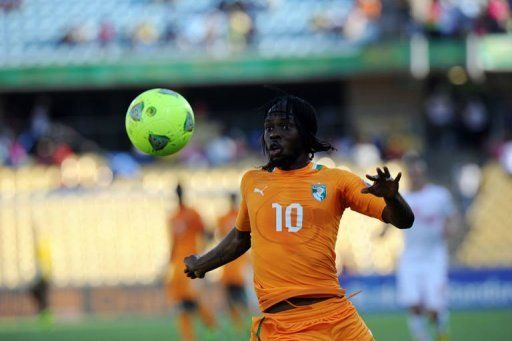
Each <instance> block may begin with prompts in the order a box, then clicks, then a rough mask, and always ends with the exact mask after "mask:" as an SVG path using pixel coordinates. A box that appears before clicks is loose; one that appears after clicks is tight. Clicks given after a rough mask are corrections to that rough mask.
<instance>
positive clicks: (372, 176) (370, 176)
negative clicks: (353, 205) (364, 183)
mask: <svg viewBox="0 0 512 341" xmlns="http://www.w3.org/2000/svg"><path fill="white" fill-rule="evenodd" d="M366 178H367V179H368V180H372V181H377V180H378V179H379V177H378V176H377V175H368V174H366Z"/></svg>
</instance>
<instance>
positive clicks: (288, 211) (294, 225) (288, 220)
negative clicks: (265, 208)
mask: <svg viewBox="0 0 512 341" xmlns="http://www.w3.org/2000/svg"><path fill="white" fill-rule="evenodd" d="M272 208H274V209H275V210H276V231H277V232H283V206H282V205H280V204H278V203H276V202H274V203H272ZM294 210H295V213H296V216H297V220H296V221H295V222H292V213H293V211H294ZM303 212H304V210H303V209H302V206H301V204H299V203H293V204H290V205H288V206H286V208H285V209H284V226H286V228H287V229H288V232H297V231H299V230H300V229H301V228H302V218H303V216H304V214H303Z"/></svg>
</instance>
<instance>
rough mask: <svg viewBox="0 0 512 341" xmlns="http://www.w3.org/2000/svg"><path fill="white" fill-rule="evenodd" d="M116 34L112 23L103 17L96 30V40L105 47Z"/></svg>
mask: <svg viewBox="0 0 512 341" xmlns="http://www.w3.org/2000/svg"><path fill="white" fill-rule="evenodd" d="M115 36H116V31H115V29H114V25H113V24H112V23H111V22H110V21H109V20H108V19H104V20H103V21H102V22H101V24H100V28H99V32H98V41H99V42H100V45H101V46H102V47H106V46H108V45H110V44H111V43H112V42H113V41H114V39H115Z"/></svg>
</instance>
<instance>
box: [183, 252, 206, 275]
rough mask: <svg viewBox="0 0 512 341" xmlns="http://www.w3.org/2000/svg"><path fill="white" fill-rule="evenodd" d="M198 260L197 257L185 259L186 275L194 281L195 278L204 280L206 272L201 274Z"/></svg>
mask: <svg viewBox="0 0 512 341" xmlns="http://www.w3.org/2000/svg"><path fill="white" fill-rule="evenodd" d="M198 259H199V257H197V256H196V255H192V256H188V257H185V259H183V262H184V263H185V273H186V274H187V277H190V278H192V279H194V278H203V277H204V274H205V273H204V272H201V271H199V270H198Z"/></svg>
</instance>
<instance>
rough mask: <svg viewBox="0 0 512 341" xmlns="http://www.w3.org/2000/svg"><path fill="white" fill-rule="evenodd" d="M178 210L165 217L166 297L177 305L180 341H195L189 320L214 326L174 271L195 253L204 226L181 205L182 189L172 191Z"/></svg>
mask: <svg viewBox="0 0 512 341" xmlns="http://www.w3.org/2000/svg"><path fill="white" fill-rule="evenodd" d="M176 195H177V196H178V202H179V207H178V210H177V212H176V213H175V214H174V215H172V216H171V217H169V235H170V236H171V237H172V239H171V243H172V251H171V258H170V268H171V269H174V271H172V277H171V280H170V282H169V283H168V294H169V297H170V298H171V299H173V300H174V302H177V303H178V304H179V324H180V330H181V335H182V338H183V339H184V340H187V341H188V340H195V334H194V329H193V323H192V322H193V321H192V320H193V316H194V315H195V314H198V315H199V317H200V318H201V320H202V321H203V323H204V324H205V325H206V326H207V327H209V328H214V327H215V326H216V322H215V319H214V317H213V314H212V313H211V312H210V311H209V309H208V308H207V307H206V306H205V305H203V304H201V302H200V300H199V297H198V294H197V293H196V292H195V290H194V289H193V288H192V285H191V284H192V283H191V280H190V279H189V278H187V276H186V275H185V274H184V273H183V271H181V270H178V269H180V268H181V264H182V263H181V262H182V260H183V257H185V256H187V255H189V254H190V253H196V252H198V242H199V240H200V239H202V238H203V237H204V236H205V231H204V225H203V222H202V220H201V217H200V216H199V214H198V213H197V211H196V210H194V209H193V208H191V207H188V206H186V205H185V204H184V200H183V188H182V187H181V185H179V184H178V186H177V187H176Z"/></svg>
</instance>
